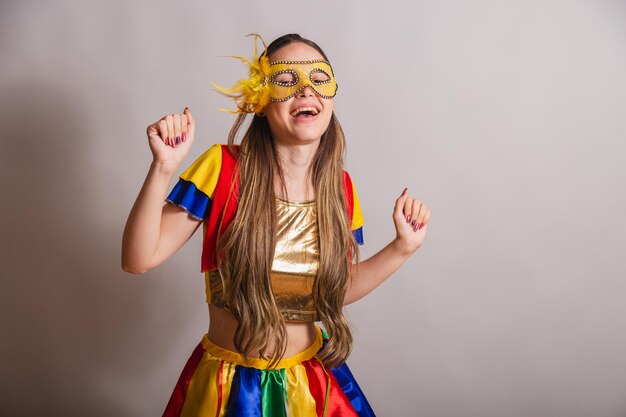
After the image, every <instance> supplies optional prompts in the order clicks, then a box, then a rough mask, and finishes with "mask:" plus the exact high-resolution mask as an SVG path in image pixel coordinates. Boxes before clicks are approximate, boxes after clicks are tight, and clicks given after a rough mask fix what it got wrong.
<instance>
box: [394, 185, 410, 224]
mask: <svg viewBox="0 0 626 417" xmlns="http://www.w3.org/2000/svg"><path fill="white" fill-rule="evenodd" d="M406 191H407V188H405V189H404V191H402V194H400V197H398V198H397V199H396V204H395V205H394V207H393V213H394V216H395V215H396V214H397V215H398V216H402V217H404V214H402V209H403V207H404V201H405V200H406V197H407V192H406Z"/></svg>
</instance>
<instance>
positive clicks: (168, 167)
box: [150, 160, 178, 177]
mask: <svg viewBox="0 0 626 417" xmlns="http://www.w3.org/2000/svg"><path fill="white" fill-rule="evenodd" d="M150 169H151V170H154V171H156V172H158V173H159V174H163V175H168V176H170V177H172V176H174V174H175V173H176V170H177V169H178V163H177V162H176V161H156V160H153V161H152V163H151V164H150Z"/></svg>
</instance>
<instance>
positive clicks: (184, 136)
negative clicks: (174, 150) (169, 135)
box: [183, 132, 187, 142]
mask: <svg viewBox="0 0 626 417" xmlns="http://www.w3.org/2000/svg"><path fill="white" fill-rule="evenodd" d="M186 140H187V132H183V142H184V141H186Z"/></svg>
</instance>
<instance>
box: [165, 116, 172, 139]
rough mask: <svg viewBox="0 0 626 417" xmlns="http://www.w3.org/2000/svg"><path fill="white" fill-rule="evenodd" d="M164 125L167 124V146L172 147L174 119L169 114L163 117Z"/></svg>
mask: <svg viewBox="0 0 626 417" xmlns="http://www.w3.org/2000/svg"><path fill="white" fill-rule="evenodd" d="M165 123H167V137H168V141H169V142H168V145H170V146H174V118H173V117H172V115H171V114H168V115H167V116H165Z"/></svg>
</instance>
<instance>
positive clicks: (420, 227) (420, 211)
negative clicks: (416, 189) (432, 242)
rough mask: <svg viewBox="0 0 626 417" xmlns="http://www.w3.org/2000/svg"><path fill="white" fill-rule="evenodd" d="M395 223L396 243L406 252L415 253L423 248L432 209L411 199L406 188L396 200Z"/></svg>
mask: <svg viewBox="0 0 626 417" xmlns="http://www.w3.org/2000/svg"><path fill="white" fill-rule="evenodd" d="M393 221H394V223H395V226H396V242H397V243H398V244H400V247H401V248H402V249H403V250H404V251H407V252H408V253H413V252H415V251H416V250H417V249H419V248H420V247H421V246H422V243H423V242H424V238H425V237H426V232H428V222H429V221H430V209H429V208H428V206H426V204H424V203H422V202H420V201H419V200H416V199H413V198H411V197H409V195H408V194H407V189H406V188H405V189H404V191H403V192H402V194H401V195H400V197H398V199H397V200H396V205H395V207H394V211H393Z"/></svg>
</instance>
